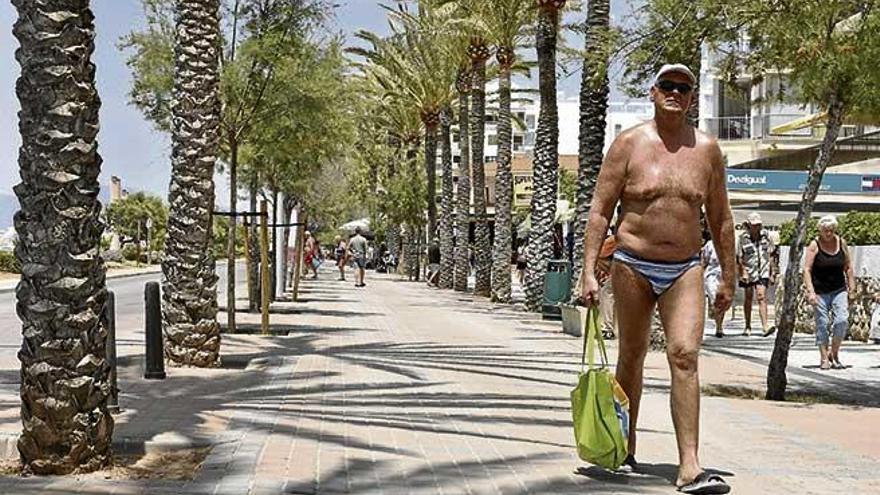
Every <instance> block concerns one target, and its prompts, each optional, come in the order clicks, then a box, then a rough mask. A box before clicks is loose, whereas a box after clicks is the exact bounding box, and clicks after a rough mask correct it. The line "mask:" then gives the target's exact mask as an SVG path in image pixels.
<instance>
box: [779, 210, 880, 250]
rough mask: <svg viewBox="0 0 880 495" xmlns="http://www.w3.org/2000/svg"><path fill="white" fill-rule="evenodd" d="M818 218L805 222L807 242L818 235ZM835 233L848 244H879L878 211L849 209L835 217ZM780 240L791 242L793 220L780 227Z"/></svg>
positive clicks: (786, 243) (879, 220)
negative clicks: (849, 210) (847, 211)
mask: <svg viewBox="0 0 880 495" xmlns="http://www.w3.org/2000/svg"><path fill="white" fill-rule="evenodd" d="M817 224H818V219H816V218H811V219H810V221H809V222H808V223H807V236H806V239H807V242H809V241H810V240H812V239H815V238H816V236H817V235H818V229H817ZM837 233H838V234H839V235H840V236H841V237H843V239H844V240H846V242H847V244H849V245H850V246H867V245H878V244H880V213H873V212H860V211H851V212H849V213H847V214H846V215H841V216H839V217H837ZM779 234H780V240H781V243H782V244H783V245H788V244H791V240H792V237H793V236H794V220H789V221H788V222H785V223H783V224H782V225H781V227H780V231H779Z"/></svg>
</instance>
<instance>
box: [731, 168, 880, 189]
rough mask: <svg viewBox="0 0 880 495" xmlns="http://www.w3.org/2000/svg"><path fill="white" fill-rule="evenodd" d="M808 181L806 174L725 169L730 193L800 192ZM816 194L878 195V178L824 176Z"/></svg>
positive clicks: (870, 176) (844, 175) (857, 175)
mask: <svg viewBox="0 0 880 495" xmlns="http://www.w3.org/2000/svg"><path fill="white" fill-rule="evenodd" d="M808 179H809V174H807V172H791V171H779V170H744V169H735V168H728V169H727V189H728V190H731V191H785V192H800V191H803V190H804V188H805V187H806V186H807V181H808ZM819 191H821V192H825V193H873V194H876V193H880V176H875V175H862V174H829V173H826V174H825V175H824V176H823V177H822V184H821V185H820V186H819Z"/></svg>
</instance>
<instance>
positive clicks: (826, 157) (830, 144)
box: [767, 92, 843, 400]
mask: <svg viewBox="0 0 880 495" xmlns="http://www.w3.org/2000/svg"><path fill="white" fill-rule="evenodd" d="M842 121H843V102H841V101H840V99H839V97H838V94H837V93H836V92H835V93H832V95H831V99H830V102H829V105H828V123H827V125H826V128H825V138H824V139H823V140H822V147H821V148H820V150H819V156H818V157H816V162H815V163H814V164H813V166H812V168H811V169H810V178H809V179H808V181H807V187H806V189H804V194H803V197H802V198H801V204H800V208H799V209H798V214H797V220H795V230H794V236H793V237H792V240H791V249H789V252H788V268H786V270H785V282H784V284H783V297H782V311H781V312H780V313H779V315H778V316H777V317H776V321H777V322H779V325H778V328H777V332H776V342H775V343H774V345H773V354H772V355H771V356H770V366H769V367H768V369H767V399H768V400H785V388H786V386H787V384H788V380H787V378H786V375H785V368H786V367H787V366H788V349H789V347H790V346H791V335H792V332H793V331H794V325H795V317H796V314H795V313H796V310H797V295H798V293H799V292H800V291H799V289H800V287H801V256H803V253H804V244H805V241H806V236H807V221H808V220H809V218H810V214H812V212H813V204H814V203H815V201H816V195H817V194H818V193H819V186H820V185H821V184H822V176H823V175H824V174H825V169H826V168H828V164H829V163H830V162H831V154H832V153H833V152H834V143H835V141H837V135H838V134H839V132H840V125H841V123H842Z"/></svg>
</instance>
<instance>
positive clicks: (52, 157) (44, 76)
mask: <svg viewBox="0 0 880 495" xmlns="http://www.w3.org/2000/svg"><path fill="white" fill-rule="evenodd" d="M12 3H13V5H15V7H16V9H17V11H18V20H17V21H16V23H15V27H14V28H13V32H14V34H15V37H16V38H18V41H19V43H20V44H21V48H20V49H19V50H18V51H17V52H16V59H17V60H18V62H19V64H20V65H21V77H19V79H18V83H17V84H16V93H17V95H18V99H19V102H20V103H21V111H20V112H19V114H18V115H19V131H20V133H21V142H22V144H21V148H20V149H19V159H18V164H19V167H20V168H19V173H20V175H21V179H22V181H21V183H20V184H18V185H17V186H15V194H16V195H17V196H18V200H19V203H20V204H21V209H20V210H19V211H18V212H17V213H16V214H15V229H16V231H17V232H18V236H19V242H18V244H16V246H15V256H16V258H17V259H18V261H19V263H20V264H21V268H22V270H21V282H19V284H18V287H17V288H16V297H17V299H18V305H17V306H16V308H17V311H18V315H19V318H21V322H22V335H23V341H22V345H21V350H19V352H18V358H19V360H20V361H21V387H20V395H21V421H22V433H21V437H20V438H19V440H18V450H19V452H20V453H21V460H22V462H23V464H24V468H25V471H26V472H33V473H37V474H67V473H70V472H72V471H74V470H81V471H92V470H95V469H98V468H101V467H103V466H104V465H106V464H107V463H108V461H109V460H110V442H111V437H112V433H113V418H112V417H111V416H110V413H109V412H108V411H107V396H108V394H109V393H110V384H109V381H108V376H109V371H110V368H109V366H108V364H107V359H106V354H105V340H106V335H107V319H106V314H105V312H104V307H105V304H106V300H107V290H106V287H105V268H104V261H103V260H102V258H101V256H100V255H99V254H98V249H99V244H100V240H101V233H102V232H103V231H104V225H103V224H102V223H101V220H100V217H99V214H100V212H101V203H100V202H99V201H98V189H99V184H98V174H99V173H100V171H101V157H100V156H99V155H98V146H97V142H96V140H95V137H96V135H97V132H98V109H99V107H100V106H101V102H100V100H99V98H98V93H97V90H96V89H95V66H94V64H92V63H91V60H90V58H91V55H92V52H93V51H94V36H95V26H94V16H93V15H92V11H91V10H90V8H89V2H88V1H80V2H75V3H74V4H73V5H62V4H61V3H59V2H53V1H48V0H13V2H12Z"/></svg>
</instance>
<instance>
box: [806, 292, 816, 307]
mask: <svg viewBox="0 0 880 495" xmlns="http://www.w3.org/2000/svg"><path fill="white" fill-rule="evenodd" d="M807 302H808V303H810V304H811V305H813V306H815V305H816V293H815V292H813V291H810V292H807Z"/></svg>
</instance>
